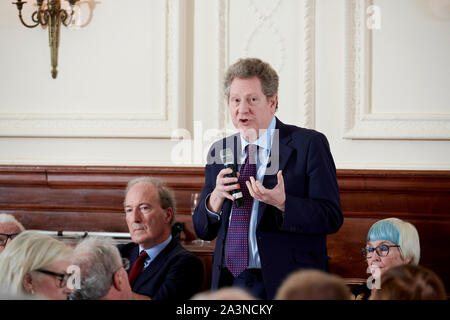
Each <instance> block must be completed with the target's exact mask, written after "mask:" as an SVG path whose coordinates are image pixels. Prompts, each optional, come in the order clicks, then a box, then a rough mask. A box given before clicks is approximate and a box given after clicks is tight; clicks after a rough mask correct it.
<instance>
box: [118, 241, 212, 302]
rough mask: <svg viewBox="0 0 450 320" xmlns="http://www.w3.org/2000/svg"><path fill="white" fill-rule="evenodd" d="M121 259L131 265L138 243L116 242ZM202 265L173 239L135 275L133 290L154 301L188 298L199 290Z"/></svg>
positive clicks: (201, 279) (136, 253) (137, 252)
mask: <svg viewBox="0 0 450 320" xmlns="http://www.w3.org/2000/svg"><path fill="white" fill-rule="evenodd" d="M118 248H119V251H120V254H121V255H122V258H127V259H128V260H129V261H130V268H129V269H128V270H127V272H128V273H129V272H130V270H131V267H132V266H133V264H134V262H135V261H136V259H137V258H138V256H139V245H138V244H136V243H134V242H131V243H127V244H124V245H118ZM202 283H203V264H202V262H201V261H200V259H199V258H198V257H197V256H196V255H195V254H193V253H192V252H190V251H188V250H186V249H185V248H183V247H182V246H181V245H180V244H179V243H178V242H177V241H176V240H175V239H173V238H172V241H170V242H169V244H168V245H167V246H166V247H165V248H164V249H163V250H162V251H161V252H160V253H159V254H158V256H157V257H156V258H155V260H153V261H151V263H150V265H149V266H148V267H147V268H145V269H144V270H143V271H142V273H141V274H140V275H139V277H138V278H137V280H136V282H135V283H134V285H133V287H132V288H131V289H132V290H133V292H136V293H139V294H143V295H146V296H149V297H150V298H152V299H153V300H162V299H179V300H185V299H189V298H191V297H192V296H193V295H194V294H196V293H198V292H200V291H201V290H202Z"/></svg>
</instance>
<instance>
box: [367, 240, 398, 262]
mask: <svg viewBox="0 0 450 320" xmlns="http://www.w3.org/2000/svg"><path fill="white" fill-rule="evenodd" d="M395 247H397V248H400V246H399V245H388V244H381V245H379V246H378V247H375V248H372V247H365V248H361V252H362V255H363V257H364V258H365V259H369V258H371V257H372V253H373V252H374V251H375V252H376V253H377V255H378V256H379V257H386V256H387V255H388V254H389V248H395Z"/></svg>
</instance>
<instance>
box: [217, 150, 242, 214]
mask: <svg viewBox="0 0 450 320" xmlns="http://www.w3.org/2000/svg"><path fill="white" fill-rule="evenodd" d="M220 158H221V159H222V162H223V165H224V166H225V168H231V170H233V172H232V173H230V174H227V175H225V177H227V178H228V177H229V178H237V174H236V168H235V167H234V159H233V151H231V149H228V148H227V149H222V150H220ZM230 184H233V183H230ZM230 194H231V195H232V196H233V197H234V199H235V200H234V205H235V206H236V208H240V207H242V206H243V205H244V196H243V194H242V191H241V188H238V189H234V190H231V191H230Z"/></svg>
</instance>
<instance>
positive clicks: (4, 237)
mask: <svg viewBox="0 0 450 320" xmlns="http://www.w3.org/2000/svg"><path fill="white" fill-rule="evenodd" d="M18 235H19V233H9V234H8V233H0V246H2V247H4V246H6V243H7V242H8V239H11V240H12V239H14V238H15V237H17V236H18Z"/></svg>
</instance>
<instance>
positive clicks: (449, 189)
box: [0, 166, 450, 290]
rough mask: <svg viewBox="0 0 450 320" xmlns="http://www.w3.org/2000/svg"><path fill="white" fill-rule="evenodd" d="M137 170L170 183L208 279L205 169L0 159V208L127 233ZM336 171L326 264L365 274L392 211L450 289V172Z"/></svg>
mask: <svg viewBox="0 0 450 320" xmlns="http://www.w3.org/2000/svg"><path fill="white" fill-rule="evenodd" d="M142 175H149V176H154V177H158V178H160V179H162V180H163V181H165V182H166V183H167V184H168V186H170V187H171V188H173V190H174V193H175V197H176V200H177V215H176V221H179V222H181V223H183V225H184V231H183V232H182V233H181V241H182V243H183V245H184V246H186V247H187V248H188V249H189V250H191V251H193V252H195V253H196V254H197V255H198V256H199V257H200V258H201V260H202V262H203V263H204V265H205V268H206V274H205V277H206V278H205V282H204V286H208V283H209V282H208V281H210V276H211V272H212V271H211V264H212V253H213V249H214V242H212V243H204V242H200V241H198V239H197V237H196V235H195V232H194V228H193V224H192V216H191V208H190V207H191V194H192V193H194V192H200V191H201V188H202V187H203V183H204V168H199V167H175V168H173V167H170V168H163V167H90V166H87V167H75V166H0V212H7V213H12V214H14V215H15V216H16V217H17V218H18V219H19V220H20V221H21V222H22V223H23V224H24V226H25V227H26V228H27V229H43V230H65V231H106V232H127V231H128V229H127V226H126V223H125V217H124V214H123V199H124V189H125V186H126V184H127V182H128V181H129V180H131V179H133V178H135V177H138V176H142ZM337 176H338V184H339V188H340V192H341V203H342V209H343V212H344V224H343V226H342V228H341V229H340V230H339V231H338V232H337V233H336V234H333V235H330V236H329V237H328V253H329V256H330V258H331V260H330V271H331V272H333V273H336V274H339V275H341V276H343V277H345V278H346V279H347V280H349V281H351V282H352V281H353V282H355V281H356V280H357V281H364V279H366V278H367V277H368V276H369V275H368V274H367V273H366V266H365V262H364V260H363V259H362V257H361V253H360V248H361V247H362V246H363V245H364V243H365V237H366V234H367V232H368V230H369V228H370V226H371V225H372V224H373V223H374V222H375V221H377V220H379V219H384V218H387V217H398V218H401V219H405V220H407V221H409V222H411V223H413V224H414V225H415V226H416V228H417V229H418V231H419V235H420V238H421V247H422V258H421V264H423V265H424V266H427V267H429V268H430V269H432V270H434V271H435V272H436V273H438V274H439V275H440V276H441V278H442V279H443V280H444V282H445V284H446V287H447V290H450V289H449V288H450V272H449V271H448V270H447V269H448V268H447V267H446V266H448V265H449V263H450V257H449V250H448V248H447V245H448V243H450V172H447V171H389V170H338V171H337ZM208 277H209V278H208ZM354 280H355V281H354ZM357 281H356V282H357Z"/></svg>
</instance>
